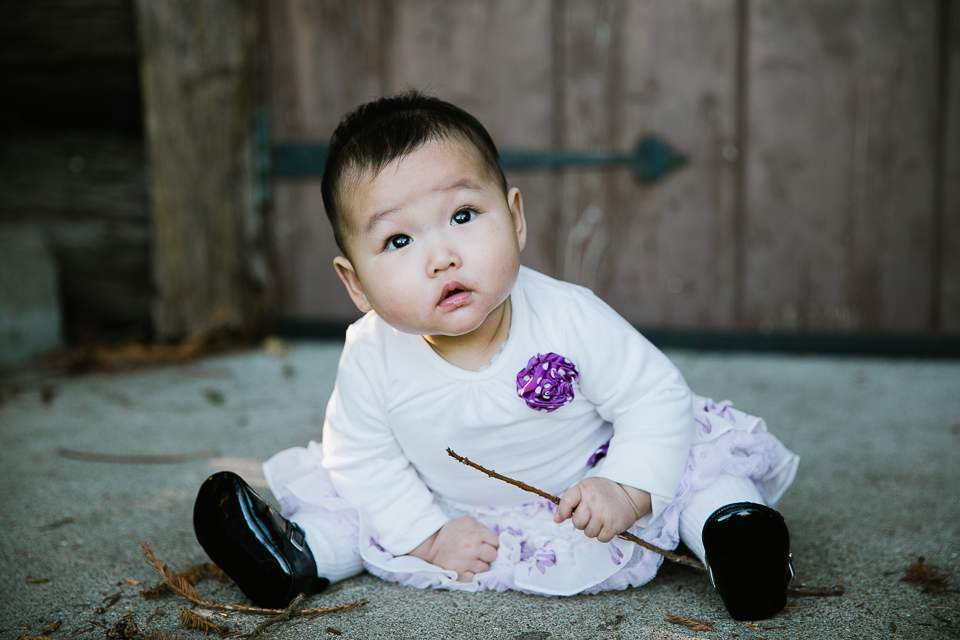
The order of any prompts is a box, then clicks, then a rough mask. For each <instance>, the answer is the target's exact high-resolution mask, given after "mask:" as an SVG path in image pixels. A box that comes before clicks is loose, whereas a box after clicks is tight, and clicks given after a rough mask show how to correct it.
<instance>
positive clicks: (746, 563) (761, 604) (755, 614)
mask: <svg viewBox="0 0 960 640" xmlns="http://www.w3.org/2000/svg"><path fill="white" fill-rule="evenodd" d="M703 548H704V550H705V551H706V559H707V569H708V571H709V572H710V581H711V582H712V583H713V586H714V587H716V589H717V591H718V592H719V593H720V597H721V598H723V603H724V604H725V605H726V607H727V611H729V612H730V616H731V617H732V618H733V619H734V620H763V619H765V618H770V617H773V616H774V615H776V614H777V613H778V612H780V611H781V610H782V609H783V608H784V607H785V606H786V604H787V585H788V584H790V581H791V580H793V563H792V555H791V554H790V533H789V532H788V531H787V525H786V523H785V522H784V521H783V516H781V515H780V514H779V513H777V512H776V511H774V510H773V509H771V508H770V507H767V506H765V505H762V504H754V503H752V502H738V503H735V504H728V505H726V506H724V507H721V508H719V509H717V510H716V511H714V512H713V514H712V515H711V516H710V517H709V518H707V522H706V524H704V525H703Z"/></svg>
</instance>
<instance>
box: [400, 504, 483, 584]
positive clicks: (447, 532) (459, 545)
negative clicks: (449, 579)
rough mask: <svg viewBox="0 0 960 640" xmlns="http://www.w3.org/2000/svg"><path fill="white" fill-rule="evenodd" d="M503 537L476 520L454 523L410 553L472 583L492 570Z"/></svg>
mask: <svg viewBox="0 0 960 640" xmlns="http://www.w3.org/2000/svg"><path fill="white" fill-rule="evenodd" d="M499 546H500V537H499V536H497V534H495V533H494V532H493V531H491V530H490V529H488V528H486V527H485V526H483V525H482V524H480V523H479V522H477V521H476V520H474V519H473V518H468V517H463V518H457V519H455V520H451V521H450V522H448V523H447V524H445V525H443V526H442V527H440V530H439V531H437V532H436V533H435V534H433V535H432V536H430V537H429V538H427V539H426V540H425V541H424V542H423V543H421V544H420V546H419V547H417V548H416V549H414V550H413V551H411V552H410V553H409V555H411V556H416V557H417V558H420V559H422V560H426V561H427V562H429V563H430V564H435V565H437V566H438V567H441V568H443V569H447V570H449V571H456V572H457V581H459V582H470V581H471V580H473V576H474V574H477V573H483V572H484V571H488V570H489V569H490V563H491V562H493V561H494V560H495V559H496V557H497V547H499Z"/></svg>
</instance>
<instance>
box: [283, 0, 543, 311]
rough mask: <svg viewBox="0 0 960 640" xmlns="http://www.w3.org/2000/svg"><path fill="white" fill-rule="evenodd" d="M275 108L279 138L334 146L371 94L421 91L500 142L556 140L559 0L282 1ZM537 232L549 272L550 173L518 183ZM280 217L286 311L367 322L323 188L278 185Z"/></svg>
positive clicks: (530, 256)
mask: <svg viewBox="0 0 960 640" xmlns="http://www.w3.org/2000/svg"><path fill="white" fill-rule="evenodd" d="M268 18H269V19H268V32H269V39H270V40H269V42H270V51H271V60H270V66H269V69H270V81H269V100H270V107H271V113H272V114H273V136H274V138H275V139H276V140H322V141H326V140H328V139H329V137H330V135H331V134H332V133H333V130H334V129H335V128H336V125H337V123H338V122H339V120H340V118H341V117H342V116H343V115H344V114H346V112H348V111H349V110H350V109H353V108H354V107H356V106H357V105H359V104H361V103H362V102H365V101H367V100H369V99H371V98H373V97H376V96H378V95H383V94H392V93H395V92H397V91H402V90H404V89H407V88H416V89H419V90H422V91H426V92H428V93H431V94H434V95H437V96H439V97H441V98H444V99H446V100H450V101H452V102H454V103H456V104H458V105H460V106H462V107H464V108H465V109H467V110H468V111H470V112H471V113H473V114H474V115H476V116H477V117H478V118H479V119H480V120H481V122H483V123H484V125H485V126H486V127H487V128H488V130H489V131H490V133H491V135H492V136H493V138H494V140H495V141H496V142H497V143H498V144H499V145H501V146H503V145H509V146H522V147H529V148H543V147H545V146H547V145H548V143H549V140H550V135H551V128H550V123H551V115H552V111H551V110H552V107H553V103H552V100H551V88H552V85H551V82H550V81H551V77H552V75H551V60H552V58H551V55H550V52H551V46H552V44H551V43H552V41H551V31H550V2H549V0H523V1H519V2H518V1H516V0H499V1H497V2H481V1H472V2H458V3H449V2H443V1H439V0H406V1H402V0H380V1H363V2H346V1H344V2H331V3H316V2H303V1H296V0H284V1H282V2H272V3H270V6H269V17H268ZM508 180H509V181H510V183H511V184H512V185H515V186H519V187H520V188H521V190H522V192H523V194H524V199H525V204H526V213H527V218H528V223H529V225H530V228H531V232H530V236H531V237H530V239H529V241H528V248H527V250H526V251H525V252H524V263H526V264H529V265H531V266H534V267H535V268H538V269H541V270H545V271H547V272H550V271H551V269H552V257H553V250H552V246H553V235H552V224H551V220H552V219H551V215H552V213H551V209H552V207H553V206H554V200H553V199H552V198H551V197H550V194H551V193H552V190H551V188H550V186H551V184H550V177H549V176H528V175H512V176H508ZM274 194H275V202H274V210H273V218H272V223H271V226H272V229H273V236H274V238H273V246H274V255H275V265H276V269H277V273H278V280H279V301H280V314H281V315H282V316H283V317H286V318H301V319H303V318H306V319H312V318H323V319H325V320H350V319H354V318H356V317H358V316H359V312H358V311H357V310H356V308H355V307H354V306H353V303H352V302H351V301H350V299H349V297H348V296H347V295H346V293H345V292H344V291H343V285H342V284H341V283H340V281H339V279H338V278H337V276H336V273H335V272H334V270H333V266H332V263H333V258H334V257H335V256H337V255H339V250H338V249H337V247H336V244H335V242H334V240H333V233H332V231H331V230H330V227H329V223H328V222H327V220H326V216H325V215H324V213H323V206H322V203H321V199H320V189H319V180H302V181H297V182H293V181H286V182H279V183H277V184H276V185H275V188H274Z"/></svg>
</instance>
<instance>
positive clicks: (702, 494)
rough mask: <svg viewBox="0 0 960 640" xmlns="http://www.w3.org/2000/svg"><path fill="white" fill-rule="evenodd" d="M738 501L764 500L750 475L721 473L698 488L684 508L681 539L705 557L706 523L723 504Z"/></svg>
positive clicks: (756, 501) (701, 556)
mask: <svg viewBox="0 0 960 640" xmlns="http://www.w3.org/2000/svg"><path fill="white" fill-rule="evenodd" d="M737 502H754V503H756V504H763V498H762V497H760V492H759V491H758V490H757V486H756V485H755V484H753V481H752V480H750V479H749V478H738V477H736V476H731V475H728V474H726V473H721V474H720V475H719V476H717V479H716V480H715V481H714V482H713V483H712V484H711V485H710V486H708V487H706V488H704V489H702V490H700V491H697V492H696V493H695V494H694V495H693V500H692V501H691V502H690V504H689V505H688V506H687V508H686V509H684V510H683V511H681V512H680V539H681V540H683V543H684V544H686V545H687V546H688V547H690V550H691V551H693V552H694V553H695V554H697V557H698V558H700V560H701V561H704V562H706V561H705V560H704V552H703V539H702V537H701V535H702V533H703V525H704V524H706V522H707V519H708V518H709V517H710V516H711V515H713V513H714V512H715V511H716V510H717V509H719V508H720V507H724V506H726V505H728V504H734V503H737Z"/></svg>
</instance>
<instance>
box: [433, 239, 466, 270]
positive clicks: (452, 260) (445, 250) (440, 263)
mask: <svg viewBox="0 0 960 640" xmlns="http://www.w3.org/2000/svg"><path fill="white" fill-rule="evenodd" d="M460 264H461V261H460V254H459V253H458V252H457V251H456V250H454V248H453V247H450V246H447V245H444V244H440V245H438V246H436V247H435V248H434V249H433V251H431V253H430V262H429V264H428V265H427V270H428V271H429V272H430V274H431V275H436V274H438V273H443V272H444V271H446V270H447V269H456V268H458V267H460Z"/></svg>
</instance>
